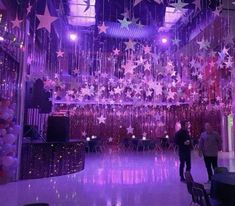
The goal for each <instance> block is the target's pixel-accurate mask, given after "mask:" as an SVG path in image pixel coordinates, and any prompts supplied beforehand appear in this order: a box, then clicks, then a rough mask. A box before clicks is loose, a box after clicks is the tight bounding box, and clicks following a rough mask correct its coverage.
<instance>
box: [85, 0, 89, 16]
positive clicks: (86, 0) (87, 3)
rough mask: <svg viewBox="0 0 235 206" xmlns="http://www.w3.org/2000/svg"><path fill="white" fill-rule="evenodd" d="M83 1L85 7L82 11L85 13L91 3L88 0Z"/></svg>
mask: <svg viewBox="0 0 235 206" xmlns="http://www.w3.org/2000/svg"><path fill="white" fill-rule="evenodd" d="M84 3H86V8H85V10H84V13H85V12H86V11H87V10H88V9H89V8H90V5H91V3H90V0H85V1H84Z"/></svg>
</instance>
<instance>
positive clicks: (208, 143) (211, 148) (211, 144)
mask: <svg viewBox="0 0 235 206" xmlns="http://www.w3.org/2000/svg"><path fill="white" fill-rule="evenodd" d="M220 150H221V138H220V136H219V134H218V133H217V132H215V131H214V130H213V129H212V127H211V125H210V123H208V122H207V123H206V124H205V132H203V133H202V134H201V136H200V140H199V155H200V156H202V155H203V157H204V162H205V165H206V169H207V173H208V180H209V181H210V180H211V176H212V175H213V171H212V168H213V170H214V169H215V168H216V167H218V152H219V151H220Z"/></svg>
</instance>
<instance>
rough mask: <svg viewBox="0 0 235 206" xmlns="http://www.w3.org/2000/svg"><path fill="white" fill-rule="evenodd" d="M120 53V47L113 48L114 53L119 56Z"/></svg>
mask: <svg viewBox="0 0 235 206" xmlns="http://www.w3.org/2000/svg"><path fill="white" fill-rule="evenodd" d="M119 53H120V50H119V49H117V48H116V49H114V50H113V54H114V55H116V56H117V55H119Z"/></svg>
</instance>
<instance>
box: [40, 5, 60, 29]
mask: <svg viewBox="0 0 235 206" xmlns="http://www.w3.org/2000/svg"><path fill="white" fill-rule="evenodd" d="M36 16H37V18H38V20H39V25H38V27H37V29H42V28H45V29H46V30H47V31H48V32H49V33H51V24H52V23H53V22H54V21H56V20H57V19H58V18H57V17H53V16H51V15H50V12H49V10H48V6H47V4H46V7H45V10H44V14H43V15H40V14H37V15H36Z"/></svg>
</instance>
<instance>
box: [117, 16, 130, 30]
mask: <svg viewBox="0 0 235 206" xmlns="http://www.w3.org/2000/svg"><path fill="white" fill-rule="evenodd" d="M118 21H119V23H120V24H121V28H125V29H127V30H129V25H130V24H131V21H127V19H126V18H125V17H124V19H123V20H120V19H118Z"/></svg>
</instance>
